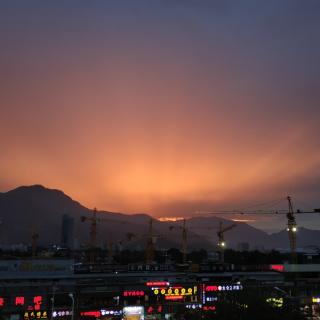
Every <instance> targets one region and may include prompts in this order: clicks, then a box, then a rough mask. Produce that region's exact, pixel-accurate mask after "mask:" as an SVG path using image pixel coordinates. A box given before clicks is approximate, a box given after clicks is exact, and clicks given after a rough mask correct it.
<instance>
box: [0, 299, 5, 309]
mask: <svg viewBox="0 0 320 320" xmlns="http://www.w3.org/2000/svg"><path fill="white" fill-rule="evenodd" d="M0 307H4V298H2V297H0Z"/></svg>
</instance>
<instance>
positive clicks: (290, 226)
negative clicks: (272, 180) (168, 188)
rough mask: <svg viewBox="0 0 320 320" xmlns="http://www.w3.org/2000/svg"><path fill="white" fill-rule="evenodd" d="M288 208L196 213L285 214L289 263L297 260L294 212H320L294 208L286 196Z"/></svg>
mask: <svg viewBox="0 0 320 320" xmlns="http://www.w3.org/2000/svg"><path fill="white" fill-rule="evenodd" d="M286 200H287V202H288V210H253V211H246V210H230V211H198V213H207V214H254V215H258V214H262V215H264V214H273V215H277V214H285V215H286V217H287V228H286V230H287V232H288V237H289V243H290V252H291V263H296V262H297V231H298V226H297V222H296V218H295V215H296V214H305V213H320V208H318V209H313V210H300V209H298V210H294V209H293V205H292V198H291V197H290V196H287V198H286Z"/></svg>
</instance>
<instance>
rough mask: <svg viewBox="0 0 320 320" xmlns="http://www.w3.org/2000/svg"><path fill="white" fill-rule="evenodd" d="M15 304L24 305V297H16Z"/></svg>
mask: <svg viewBox="0 0 320 320" xmlns="http://www.w3.org/2000/svg"><path fill="white" fill-rule="evenodd" d="M15 305H16V306H23V305H24V297H16V299H15Z"/></svg>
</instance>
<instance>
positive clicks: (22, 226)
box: [0, 185, 320, 250]
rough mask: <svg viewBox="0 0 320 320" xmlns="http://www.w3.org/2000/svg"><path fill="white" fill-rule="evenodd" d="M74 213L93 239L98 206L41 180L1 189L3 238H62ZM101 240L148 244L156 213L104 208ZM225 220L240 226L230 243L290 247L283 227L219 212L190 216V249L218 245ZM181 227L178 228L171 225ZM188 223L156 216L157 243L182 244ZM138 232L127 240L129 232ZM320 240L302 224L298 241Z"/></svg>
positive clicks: (78, 230) (85, 238) (78, 227)
mask: <svg viewBox="0 0 320 320" xmlns="http://www.w3.org/2000/svg"><path fill="white" fill-rule="evenodd" d="M63 214H68V215H69V216H70V217H72V218H74V222H75V232H74V234H75V238H77V239H78V241H79V243H82V244H87V243H88V242H89V230H90V221H85V222H83V223H82V222H81V220H80V217H81V216H86V217H90V216H91V215H92V210H90V209H88V208H86V207H84V206H82V205H81V204H80V203H79V202H77V201H74V200H73V199H71V198H70V197H69V196H67V195H66V194H64V193H63V192H62V191H59V190H53V189H47V188H45V187H43V186H41V185H34V186H27V187H25V186H24V187H19V188H17V189H14V190H11V191H9V192H5V193H0V220H1V221H2V224H0V243H6V244H10V243H30V242H31V234H32V232H33V231H36V232H38V233H39V243H40V244H52V243H60V239H61V222H62V215H63ZM98 216H99V219H100V222H98V244H100V245H101V244H104V245H105V244H106V243H107V242H108V241H111V242H113V243H117V242H119V241H122V243H123V245H124V246H130V247H132V248H134V247H135V248H143V247H145V243H146V238H147V237H146V235H147V233H148V228H149V221H150V219H151V218H150V216H149V215H147V214H143V213H139V214H132V215H126V214H122V213H117V212H108V211H99V212H98ZM219 221H223V225H224V226H228V225H230V224H236V225H237V227H235V228H233V229H232V230H230V231H228V232H227V233H226V234H225V238H226V241H227V243H228V247H232V248H237V247H238V244H239V243H249V244H250V248H256V247H257V248H262V247H264V248H266V249H268V248H288V247H289V244H288V235H287V232H286V231H281V232H279V233H275V234H272V235H268V234H267V233H265V232H264V231H262V230H258V229H256V228H254V227H251V226H249V225H247V224H246V223H241V222H233V221H228V220H225V219H221V218H218V217H214V216H212V217H195V218H191V219H189V220H187V229H188V232H187V234H188V249H189V250H190V249H199V248H205V249H214V248H216V243H217V240H218V239H217V234H216V233H217V228H218V225H219ZM170 226H175V228H173V229H172V228H170ZM181 227H182V222H181V221H176V222H161V221H158V220H155V219H154V220H153V229H154V233H155V234H157V235H158V236H159V238H158V240H157V246H158V247H162V248H170V247H176V248H181V239H182V228H181ZM128 233H132V234H134V235H135V237H133V239H132V241H130V242H127V241H126V235H127V234H128ZM306 245H318V246H319V245H320V231H315V230H307V229H304V228H300V229H299V232H298V246H306Z"/></svg>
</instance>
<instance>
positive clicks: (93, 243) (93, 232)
mask: <svg viewBox="0 0 320 320" xmlns="http://www.w3.org/2000/svg"><path fill="white" fill-rule="evenodd" d="M86 220H89V221H90V222H91V224H90V255H89V261H90V263H91V264H94V263H95V262H96V252H95V251H96V247H97V220H98V219H97V208H94V209H93V211H92V217H89V218H88V217H84V216H82V217H81V221H82V222H84V221H86Z"/></svg>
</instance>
